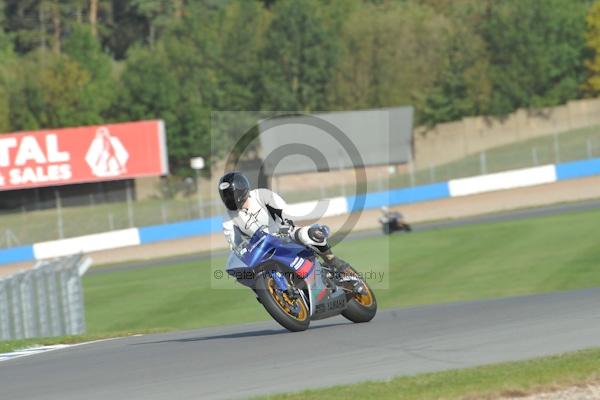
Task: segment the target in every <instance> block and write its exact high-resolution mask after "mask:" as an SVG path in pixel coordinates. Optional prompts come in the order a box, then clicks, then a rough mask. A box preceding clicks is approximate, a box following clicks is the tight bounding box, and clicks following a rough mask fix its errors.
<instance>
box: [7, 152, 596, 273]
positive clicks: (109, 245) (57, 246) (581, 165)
mask: <svg viewBox="0 0 600 400" xmlns="http://www.w3.org/2000/svg"><path fill="white" fill-rule="evenodd" d="M593 175H600V158H596V159H591V160H583V161H574V162H569V163H563V164H558V165H544V166H539V167H534V168H524V169H517V170H512V171H506V172H499V173H495V174H487V175H479V176H474V177H468V178H461V179H452V180H450V181H447V182H439V183H433V184H429V185H421V186H415V187H408V188H400V189H393V190H384V191H378V192H369V193H365V194H359V195H354V196H347V197H336V198H330V199H327V200H324V201H322V202H318V201H308V202H302V203H295V204H290V208H289V213H290V214H291V215H292V216H294V215H295V216H304V217H305V218H304V219H314V218H319V217H329V216H336V215H344V214H348V213H354V212H360V211H362V210H367V209H372V208H377V207H381V206H390V205H400V204H408V203H417V202H421V201H430V200H437V199H443V198H449V197H460V196H468V195H472V194H477V193H484V192H492V191H496V190H504V189H515V188H520V187H527V186H533V185H540V184H545V183H552V182H557V181H562V180H568V179H576V178H583V177H587V176H593ZM315 212H318V215H312V213H315ZM296 219H297V220H302V219H300V218H296ZM221 223H222V218H221V217H220V216H214V217H209V218H201V219H195V220H191V221H182V222H177V223H173V224H162V225H155V226H146V227H141V228H130V229H123V230H118V231H110V232H104V233H99V234H94V235H86V236H80V237H75V238H69V239H63V240H54V241H47V242H41V243H36V244H34V245H31V246H21V247H16V248H12V249H6V250H0V265H1V264H9V263H11V262H12V263H14V262H17V261H31V260H43V259H46V258H52V257H61V256H66V255H69V254H77V253H89V252H94V251H101V250H109V249H115V248H120V247H126V246H136V245H141V244H150V243H155V242H160V241H164V240H173V239H180V238H185V237H191V236H201V235H207V234H211V233H215V232H219V231H221V229H222V226H221Z"/></svg>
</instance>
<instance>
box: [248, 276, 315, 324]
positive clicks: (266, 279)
mask: <svg viewBox="0 0 600 400" xmlns="http://www.w3.org/2000/svg"><path fill="white" fill-rule="evenodd" d="M271 273H272V272H270V271H265V272H263V273H262V274H261V275H260V276H259V277H258V278H257V279H256V294H257V295H258V298H259V300H260V302H261V304H262V305H263V307H264V308H265V309H266V310H267V312H268V313H269V314H270V315H271V317H273V319H274V320H275V321H277V322H278V323H279V324H280V325H281V326H283V327H284V328H286V329H287V330H289V331H292V332H300V331H304V330H306V329H308V326H309V325H310V313H309V311H308V307H307V306H306V304H305V303H304V301H302V298H300V297H298V298H297V299H295V300H292V299H290V298H289V296H288V295H287V294H286V293H282V292H281V291H279V290H278V289H277V286H276V285H275V280H274V279H273V277H272V276H271ZM294 306H296V307H299V312H297V313H294V312H293V310H292V307H294Z"/></svg>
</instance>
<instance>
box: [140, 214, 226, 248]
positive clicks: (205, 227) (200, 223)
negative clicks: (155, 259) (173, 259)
mask: <svg viewBox="0 0 600 400" xmlns="http://www.w3.org/2000/svg"><path fill="white" fill-rule="evenodd" d="M222 221H223V218H222V217H212V218H204V219H196V220H192V221H185V222H177V223H174V224H165V225H155V226H147V227H145V228H139V229H138V230H139V237H140V242H141V244H147V243H154V242H158V241H161V240H173V239H180V238H184V237H189V236H201V235H207V234H209V233H212V232H217V231H219V230H220V229H221V223H222Z"/></svg>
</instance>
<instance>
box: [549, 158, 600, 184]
mask: <svg viewBox="0 0 600 400" xmlns="http://www.w3.org/2000/svg"><path fill="white" fill-rule="evenodd" d="M598 174H600V158H594V159H592V160H583V161H573V162H568V163H564V164H557V165H556V179H557V180H559V181H562V180H565V179H573V178H583V177H585V176H592V175H598Z"/></svg>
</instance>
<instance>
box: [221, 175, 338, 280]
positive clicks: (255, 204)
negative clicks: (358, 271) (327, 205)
mask: <svg viewBox="0 0 600 400" xmlns="http://www.w3.org/2000/svg"><path fill="white" fill-rule="evenodd" d="M219 194H220V195H221V200H223V203H224V204H225V207H226V208H227V217H226V218H225V220H224V222H223V233H224V234H225V237H226V239H227V241H228V242H229V245H230V246H231V248H232V249H234V248H237V247H238V246H239V245H240V244H241V243H243V242H244V241H245V240H247V239H249V238H250V237H252V235H254V233H255V232H256V231H257V230H258V229H261V228H263V229H265V230H266V231H268V232H269V233H271V234H277V233H280V232H281V230H282V228H284V229H285V228H286V227H291V228H290V229H289V232H288V234H289V236H290V238H292V239H293V240H295V241H296V242H298V243H301V244H304V245H311V246H313V247H315V248H316V249H317V250H319V253H320V255H321V257H322V258H323V260H324V261H325V265H326V266H328V267H330V268H332V269H334V270H337V271H342V270H344V269H345V268H346V267H349V265H348V263H346V262H345V261H343V260H342V259H340V258H339V257H336V256H335V255H334V254H333V252H332V251H331V247H330V246H329V245H328V244H327V239H326V229H327V228H326V227H324V226H321V225H311V226H302V227H296V226H294V223H293V222H292V221H291V219H290V215H289V214H287V213H286V210H287V208H288V206H287V204H286V203H285V201H284V200H283V199H282V198H281V197H280V196H279V195H278V194H277V193H274V192H272V191H271V190H269V189H254V190H250V183H249V182H248V179H246V177H245V176H244V175H243V174H242V173H240V172H229V173H227V174H225V175H223V177H222V178H221V180H220V181H219Z"/></svg>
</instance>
